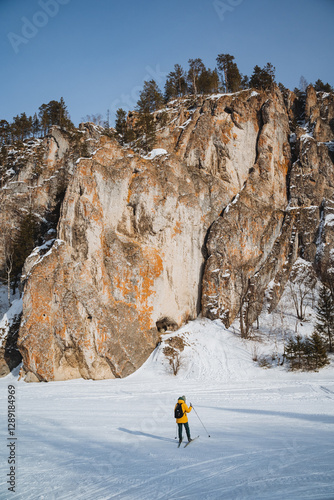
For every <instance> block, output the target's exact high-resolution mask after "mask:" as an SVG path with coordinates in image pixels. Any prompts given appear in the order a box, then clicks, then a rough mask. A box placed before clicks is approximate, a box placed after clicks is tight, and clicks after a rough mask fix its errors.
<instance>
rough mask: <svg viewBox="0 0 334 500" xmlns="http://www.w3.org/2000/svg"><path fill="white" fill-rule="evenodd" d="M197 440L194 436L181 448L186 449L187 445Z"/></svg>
mask: <svg viewBox="0 0 334 500" xmlns="http://www.w3.org/2000/svg"><path fill="white" fill-rule="evenodd" d="M198 438H199V436H196V437H195V438H193V439H192V440H191V441H188V443H186V444H185V445H184V447H183V448H187V446H188V444H190V443H192V442H193V441H195V439H198Z"/></svg>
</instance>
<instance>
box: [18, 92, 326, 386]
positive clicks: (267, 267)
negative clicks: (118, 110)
mask: <svg viewBox="0 0 334 500" xmlns="http://www.w3.org/2000/svg"><path fill="white" fill-rule="evenodd" d="M295 100H296V98H295V96H294V95H293V94H292V93H290V94H289V95H287V96H285V97H284V98H283V96H282V94H281V92H280V91H279V90H278V89H276V90H274V91H272V92H271V93H265V92H253V91H251V90H249V91H243V92H239V93H237V94H232V95H215V96H209V97H203V96H199V97H197V98H184V99H178V100H175V101H173V102H171V103H169V104H168V106H167V108H166V109H165V110H164V115H165V116H164V123H163V125H162V124H160V121H159V120H160V117H161V112H157V113H155V119H156V122H157V124H158V131H157V144H156V147H157V148H161V149H160V150H158V151H156V154H152V155H147V156H146V157H143V156H140V155H139V154H137V153H135V152H133V151H132V150H130V149H128V148H126V147H122V146H120V145H119V144H118V143H117V142H116V140H113V139H110V138H107V137H105V136H96V137H95V139H94V140H95V145H94V151H93V150H92V151H91V156H90V157H89V158H83V159H81V160H79V161H78V163H77V164H76V165H75V168H74V169H73V174H71V176H70V178H69V179H68V184H67V187H66V194H65V197H64V200H63V202H62V204H61V214H60V219H59V223H58V227H57V238H56V240H55V241H54V242H53V244H52V246H51V245H50V246H48V247H47V248H46V247H45V246H44V247H43V248H41V249H36V250H35V252H34V253H33V254H32V255H31V256H30V257H29V259H28V260H27V261H26V265H25V274H26V276H27V279H26V283H25V290H24V298H23V318H22V322H21V327H20V333H19V342H18V344H19V349H20V352H21V354H22V356H23V367H24V368H23V369H24V373H25V376H26V380H60V379H68V378H74V377H84V378H94V379H99V378H109V377H124V376H126V375H128V374H130V373H132V372H133V371H134V370H136V369H137V368H138V367H139V366H140V365H141V364H142V363H143V362H144V361H145V359H146V358H147V357H148V355H149V354H150V353H151V352H152V350H153V349H154V347H155V345H156V343H157V341H158V337H159V331H161V330H162V331H163V330H164V329H165V328H167V327H168V328H176V327H177V326H180V325H181V324H182V323H184V322H185V321H186V320H187V319H188V318H194V317H196V316H197V315H198V314H199V313H200V312H202V314H204V315H205V316H207V317H209V318H221V319H222V320H223V321H224V322H225V323H226V324H230V323H231V321H233V320H234V318H235V317H236V315H237V314H238V312H239V309H240V297H241V294H242V293H244V292H245V291H246V293H249V291H250V288H249V287H251V289H252V295H253V299H252V303H251V306H252V307H251V308H250V310H249V311H248V314H249V315H250V317H251V318H253V319H255V318H256V316H257V314H258V313H259V311H260V309H261V308H262V304H263V297H264V294H265V292H266V289H267V287H268V285H269V283H272V282H273V281H274V282H275V283H276V285H277V286H276V287H274V290H275V293H273V294H272V298H271V300H272V307H274V305H275V303H277V300H278V299H279V297H280V293H281V292H282V290H283V288H284V285H285V282H286V280H287V279H288V276H289V272H290V269H291V267H292V265H293V263H294V261H295V259H296V258H297V257H298V256H299V255H302V256H303V257H304V258H306V259H307V260H309V261H310V262H312V263H313V264H314V265H315V266H316V267H317V269H318V270H319V272H320V273H325V272H326V270H327V269H328V267H329V266H330V265H331V258H332V257H333V258H334V255H333V252H331V249H332V248H333V236H332V229H331V227H332V226H331V220H332V219H331V214H332V212H331V210H332V208H331V207H332V205H331V201H330V200H332V199H333V161H332V160H333V155H332V150H333V148H332V144H333V139H334V137H333V135H334V134H333V116H334V114H333V96H332V95H324V94H320V93H319V94H318V95H317V94H315V93H314V91H313V92H312V88H310V89H309V90H308V94H307V96H306V103H305V116H303V117H301V116H296V113H295V108H294V105H295ZM293 120H295V121H296V120H297V121H298V120H299V123H298V125H297V126H296V125H294V127H295V129H294V130H293V131H292V129H291V128H292V122H293ZM302 120H304V121H303V122H302ZM159 124H160V125H159ZM164 150H165V152H164ZM245 283H246V290H244V287H245ZM247 287H248V289H247ZM254 290H255V291H256V293H255V292H254ZM255 296H256V297H255ZM254 297H255V298H254ZM249 303H250V302H249Z"/></svg>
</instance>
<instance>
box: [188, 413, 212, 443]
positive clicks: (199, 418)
mask: <svg viewBox="0 0 334 500" xmlns="http://www.w3.org/2000/svg"><path fill="white" fill-rule="evenodd" d="M192 407H193V408H194V405H192ZM194 412H195V413H196V415H197V418H198V420H199V421H200V422H201V424H202V425H203V427H204V429H205V431H206V433H207V435H208V436H209V437H210V434H209V433H208V431H207V429H206V427H205V425H204V424H203V422H202V420H201V419H200V418H199V416H198V413H197V411H196V410H195V408H194Z"/></svg>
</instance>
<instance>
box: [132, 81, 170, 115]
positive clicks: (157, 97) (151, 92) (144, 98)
mask: <svg viewBox="0 0 334 500" xmlns="http://www.w3.org/2000/svg"><path fill="white" fill-rule="evenodd" d="M163 103H164V98H163V95H162V93H161V91H160V89H159V87H158V85H157V84H156V82H155V81H154V80H150V81H149V82H144V88H143V90H142V91H141V92H140V97H139V100H138V102H137V110H138V111H139V113H153V112H154V111H157V110H158V109H160V108H161V107H162V106H163Z"/></svg>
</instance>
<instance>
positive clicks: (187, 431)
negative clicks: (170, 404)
mask: <svg viewBox="0 0 334 500" xmlns="http://www.w3.org/2000/svg"><path fill="white" fill-rule="evenodd" d="M177 425H178V427H179V441H182V425H184V428H185V430H186V433H187V438H188V441H190V439H191V438H190V429H189V424H188V422H185V423H184V424H177Z"/></svg>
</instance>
